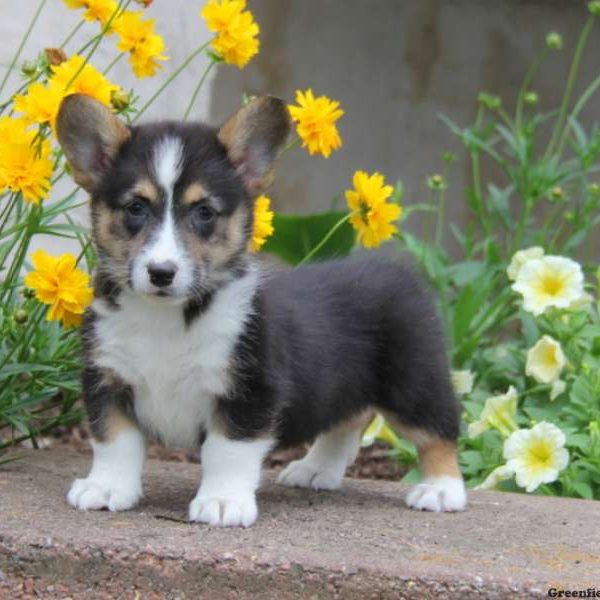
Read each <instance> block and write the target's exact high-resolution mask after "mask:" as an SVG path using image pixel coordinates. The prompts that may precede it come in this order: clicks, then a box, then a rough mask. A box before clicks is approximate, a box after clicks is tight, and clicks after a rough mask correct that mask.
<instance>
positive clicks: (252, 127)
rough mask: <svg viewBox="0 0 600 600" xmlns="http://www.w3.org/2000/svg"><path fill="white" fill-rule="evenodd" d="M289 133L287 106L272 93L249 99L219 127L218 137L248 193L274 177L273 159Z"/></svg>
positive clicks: (256, 190) (262, 186)
mask: <svg viewBox="0 0 600 600" xmlns="http://www.w3.org/2000/svg"><path fill="white" fill-rule="evenodd" d="M289 132H290V116H289V114H288V109H287V106H286V105H285V102H284V101H283V100H280V99H279V98H273V97H272V96H262V97H260V98H255V99H253V100H251V101H250V102H249V103H248V104H247V105H246V106H244V108H242V109H240V110H239V111H238V112H237V113H236V114H235V115H233V117H231V118H230V119H229V120H228V121H227V123H225V125H223V127H221V129H220V130H219V140H220V141H221V142H222V143H223V145H224V146H225V147H226V148H227V153H228V154H229V158H230V160H231V162H232V163H233V164H234V165H235V166H236V167H237V169H238V172H239V173H240V175H241V177H242V179H243V181H244V183H245V185H246V187H247V188H248V190H249V191H250V193H251V194H258V193H259V192H262V191H263V190H264V189H266V188H267V187H268V186H269V184H270V183H271V181H272V180H273V172H272V167H273V162H274V161H275V159H276V158H277V154H278V152H279V149H280V148H281V146H282V145H283V144H284V142H285V141H286V139H287V137H288V135H289Z"/></svg>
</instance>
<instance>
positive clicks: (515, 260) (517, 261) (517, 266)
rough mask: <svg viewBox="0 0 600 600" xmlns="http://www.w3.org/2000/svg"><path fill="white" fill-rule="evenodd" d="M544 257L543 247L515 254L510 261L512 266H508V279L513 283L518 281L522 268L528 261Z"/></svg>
mask: <svg viewBox="0 0 600 600" xmlns="http://www.w3.org/2000/svg"><path fill="white" fill-rule="evenodd" d="M542 256H544V249H543V248H542V247H541V246H532V247H531V248H527V249H525V250H519V251H518V252H515V255H514V256H513V257H512V260H511V261H510V265H508V269H506V274H507V275H508V278H509V279H510V280H512V281H516V279H517V277H518V275H519V271H520V270H521V267H522V266H523V265H524V264H525V263H526V262H527V261H529V260H533V259H534V258H542Z"/></svg>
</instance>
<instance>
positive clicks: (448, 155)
mask: <svg viewBox="0 0 600 600" xmlns="http://www.w3.org/2000/svg"><path fill="white" fill-rule="evenodd" d="M442 160H443V161H444V162H446V163H448V164H452V163H454V162H456V154H453V153H452V152H444V154H442Z"/></svg>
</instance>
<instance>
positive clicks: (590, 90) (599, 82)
mask: <svg viewBox="0 0 600 600" xmlns="http://www.w3.org/2000/svg"><path fill="white" fill-rule="evenodd" d="M598 88H600V75H598V77H596V79H594V81H592V83H591V84H590V85H589V86H588V87H587V89H586V90H585V91H584V92H583V94H581V98H579V100H578V101H577V103H576V104H575V107H574V108H573V110H572V112H571V114H570V115H569V118H568V121H571V120H572V119H576V118H577V117H578V116H579V113H580V112H581V111H582V110H583V107H584V106H585V105H586V104H587V103H588V101H589V99H590V98H591V97H592V96H593V95H594V94H595V93H596V91H597V90H598Z"/></svg>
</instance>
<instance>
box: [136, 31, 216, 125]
mask: <svg viewBox="0 0 600 600" xmlns="http://www.w3.org/2000/svg"><path fill="white" fill-rule="evenodd" d="M209 44H210V41H209V42H206V43H205V44H202V46H199V47H198V48H196V50H194V51H193V52H192V53H191V54H190V55H189V56H188V57H187V58H186V59H185V60H184V61H183V62H182V63H181V64H180V65H179V66H178V67H177V69H175V71H173V73H171V75H170V77H169V78H168V79H167V80H166V81H165V82H164V83H163V84H162V85H161V86H160V87H159V88H158V89H157V90H156V92H154V94H152V96H151V97H150V100H148V102H146V104H144V106H142V108H140V110H139V112H138V113H137V115H136V116H135V118H134V119H133V120H132V122H133V123H135V122H136V121H137V120H138V119H139V118H140V117H141V116H142V115H143V114H144V113H145V112H146V110H148V108H149V106H150V105H151V104H152V103H153V102H154V101H155V100H156V99H157V98H158V97H159V96H160V95H161V94H162V93H163V92H164V91H165V89H166V88H167V87H168V86H169V85H170V84H171V82H172V81H173V80H174V79H175V78H176V77H177V76H178V75H179V73H181V71H183V70H184V69H185V68H186V67H187V66H188V65H189V64H190V63H191V62H192V61H193V60H194V58H196V56H198V54H201V53H202V52H203V51H204V50H205V49H206V48H207V47H208V45H209Z"/></svg>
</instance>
